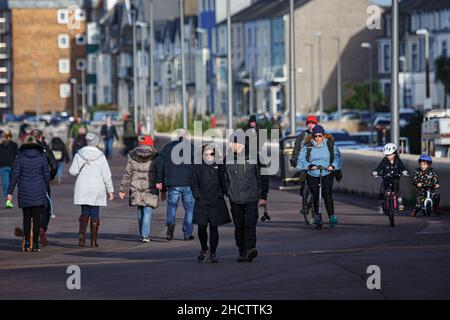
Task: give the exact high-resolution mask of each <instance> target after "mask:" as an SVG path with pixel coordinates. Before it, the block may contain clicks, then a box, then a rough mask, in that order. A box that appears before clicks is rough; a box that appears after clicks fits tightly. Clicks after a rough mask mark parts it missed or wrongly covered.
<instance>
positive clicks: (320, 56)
mask: <svg viewBox="0 0 450 320" xmlns="http://www.w3.org/2000/svg"><path fill="white" fill-rule="evenodd" d="M316 37H317V42H318V52H319V90H320V95H319V113H320V114H323V88H322V33H321V32H317V33H316Z"/></svg>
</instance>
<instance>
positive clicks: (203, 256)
mask: <svg viewBox="0 0 450 320" xmlns="http://www.w3.org/2000/svg"><path fill="white" fill-rule="evenodd" d="M208 251H209V249H208V248H206V250H202V251H200V255H199V256H198V258H197V261H198V263H204V262H206V255H207V254H208Z"/></svg>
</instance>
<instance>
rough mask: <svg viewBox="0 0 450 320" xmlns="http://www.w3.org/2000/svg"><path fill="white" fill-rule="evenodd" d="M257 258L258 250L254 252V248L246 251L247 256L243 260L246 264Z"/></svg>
mask: <svg viewBox="0 0 450 320" xmlns="http://www.w3.org/2000/svg"><path fill="white" fill-rule="evenodd" d="M257 256H258V250H256V249H255V248H252V249H250V250H248V251H247V254H246V255H245V260H246V261H247V262H252V261H253V259H255V258H256V257H257Z"/></svg>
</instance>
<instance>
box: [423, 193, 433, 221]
mask: <svg viewBox="0 0 450 320" xmlns="http://www.w3.org/2000/svg"><path fill="white" fill-rule="evenodd" d="M425 188H426V192H427V196H426V198H425V200H424V201H423V205H422V212H423V215H424V216H425V217H430V216H431V212H432V211H433V205H434V202H433V195H432V187H431V186H427V187H425Z"/></svg>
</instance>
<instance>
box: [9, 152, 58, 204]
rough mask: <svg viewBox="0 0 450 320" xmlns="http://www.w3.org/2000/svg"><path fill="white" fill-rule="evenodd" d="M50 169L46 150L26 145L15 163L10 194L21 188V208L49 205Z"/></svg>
mask: <svg viewBox="0 0 450 320" xmlns="http://www.w3.org/2000/svg"><path fill="white" fill-rule="evenodd" d="M49 182H50V169H49V166H48V162H47V158H46V156H45V154H44V150H43V149H42V147H41V146H39V145H30V144H25V145H23V146H22V147H21V148H20V153H19V155H18V156H17V158H16V160H15V161H14V167H13V174H12V176H11V183H10V185H9V188H8V194H13V192H14V189H15V187H16V185H18V187H19V191H18V196H19V197H18V198H19V207H20V208H28V207H38V206H44V205H46V204H47V192H48V185H49Z"/></svg>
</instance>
